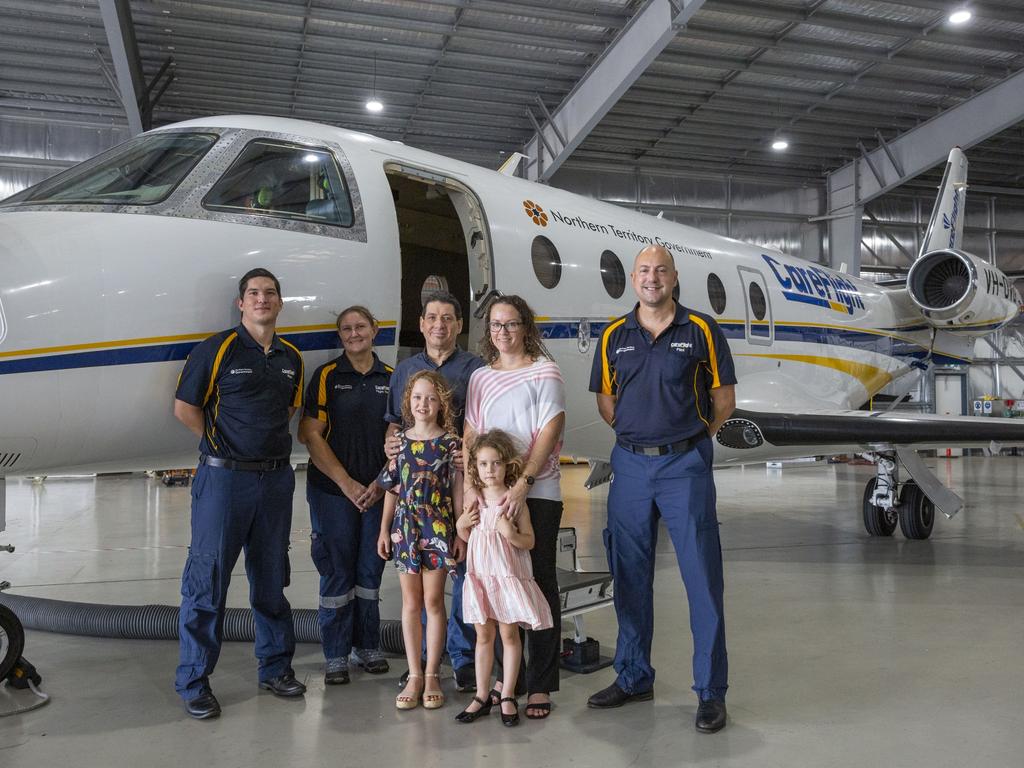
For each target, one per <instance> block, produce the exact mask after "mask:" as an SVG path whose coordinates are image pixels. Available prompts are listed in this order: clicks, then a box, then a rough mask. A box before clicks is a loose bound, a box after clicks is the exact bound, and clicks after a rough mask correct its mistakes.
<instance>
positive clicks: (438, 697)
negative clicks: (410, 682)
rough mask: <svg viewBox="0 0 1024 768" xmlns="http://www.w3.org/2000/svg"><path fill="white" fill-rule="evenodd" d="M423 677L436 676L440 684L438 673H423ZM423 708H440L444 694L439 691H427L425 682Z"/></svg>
mask: <svg viewBox="0 0 1024 768" xmlns="http://www.w3.org/2000/svg"><path fill="white" fill-rule="evenodd" d="M424 677H435V678H438V683H439V684H440V677H441V676H440V675H436V674H429V673H425V674H424ZM423 687H424V691H423V708H424V709H440V708H441V707H443V706H444V694H443V693H441V691H431V692H430V693H427V691H426V682H424V684H423Z"/></svg>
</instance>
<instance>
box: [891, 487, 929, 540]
mask: <svg viewBox="0 0 1024 768" xmlns="http://www.w3.org/2000/svg"><path fill="white" fill-rule="evenodd" d="M899 511H900V530H901V531H903V535H904V536H906V537H907V538H908V539H918V540H922V539H927V538H928V537H929V536H931V535H932V527H933V526H934V525H935V505H934V504H933V503H932V501H931V499H929V498H928V497H927V496H925V495H924V491H922V490H921V488H920V487H919V486H918V485H917V483H915V482H913V481H910V482H907V483H904V484H903V488H902V489H901V490H900V508H899Z"/></svg>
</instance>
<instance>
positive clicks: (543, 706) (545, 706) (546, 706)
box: [526, 701, 551, 720]
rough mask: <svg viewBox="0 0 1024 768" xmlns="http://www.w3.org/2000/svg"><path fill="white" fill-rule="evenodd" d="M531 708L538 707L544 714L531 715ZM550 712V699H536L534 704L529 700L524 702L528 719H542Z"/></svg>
mask: <svg viewBox="0 0 1024 768" xmlns="http://www.w3.org/2000/svg"><path fill="white" fill-rule="evenodd" d="M531 709H539V710H540V711H541V712H543V713H544V714H543V715H531V714H530V710H531ZM550 714H551V702H550V701H538V702H536V703H535V704H531V703H530V702H526V716H527V717H528V718H529V719H530V720H544V719H546V718H547V717H548V715H550Z"/></svg>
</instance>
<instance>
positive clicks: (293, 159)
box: [203, 139, 354, 227]
mask: <svg viewBox="0 0 1024 768" xmlns="http://www.w3.org/2000/svg"><path fill="white" fill-rule="evenodd" d="M203 207H204V208H207V209H209V210H214V211H226V212H229V213H245V214H257V215H267V216H277V217H286V218H289V219H293V220H298V221H309V222H313V223H316V224H334V225H337V226H341V227H351V226H352V224H353V221H354V217H353V214H352V202H351V200H350V199H349V194H348V189H347V187H346V186H345V182H344V180H343V179H342V175H341V172H340V171H339V170H338V164H337V162H336V161H335V159H334V155H333V154H332V153H331V152H330V151H329V150H327V149H318V148H312V147H304V146H301V145H298V144H286V143H283V142H277V141H271V140H267V139H259V140H256V141H252V142H250V143H249V144H248V145H247V146H246V148H245V149H244V150H242V153H241V154H240V155H239V156H238V158H237V159H236V160H235V162H234V163H232V164H231V167H230V168H228V170H227V172H225V174H224V175H223V176H222V177H221V178H220V180H219V181H217V183H216V184H214V185H213V188H212V189H211V190H210V192H209V193H208V194H207V195H206V197H205V198H204V199H203Z"/></svg>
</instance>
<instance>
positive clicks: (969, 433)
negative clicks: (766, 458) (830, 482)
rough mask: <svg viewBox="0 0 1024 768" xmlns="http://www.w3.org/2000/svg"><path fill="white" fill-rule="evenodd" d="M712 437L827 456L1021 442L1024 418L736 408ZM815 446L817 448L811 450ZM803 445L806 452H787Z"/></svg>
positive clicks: (734, 444)
mask: <svg viewBox="0 0 1024 768" xmlns="http://www.w3.org/2000/svg"><path fill="white" fill-rule="evenodd" d="M717 440H718V442H720V443H721V444H722V445H723V446H725V447H727V448H732V449H735V450H737V451H738V452H741V453H742V451H744V450H753V449H760V450H759V451H758V453H762V452H764V450H765V448H769V449H770V447H771V446H776V447H778V448H780V449H781V450H780V451H779V453H780V454H782V455H793V454H802V455H809V454H829V453H844V452H856V451H871V450H881V449H883V448H891V447H894V446H910V447H913V448H915V449H918V450H923V449H927V448H944V447H946V446H958V447H965V448H971V447H975V448H987V447H990V446H991V445H992V443H996V444H997V445H998V446H1014V445H1024V419H1008V418H1000V417H983V416H939V415H935V414H907V413H905V412H898V411H882V412H879V411H811V412H807V413H755V412H751V411H736V412H735V413H734V414H733V415H732V417H731V418H730V419H729V420H728V421H727V422H726V423H725V424H724V425H723V426H722V428H721V429H720V430H719V432H718V435H717ZM816 447H817V450H815V448H816ZM800 448H807V449H809V450H806V451H801V450H792V449H800Z"/></svg>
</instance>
